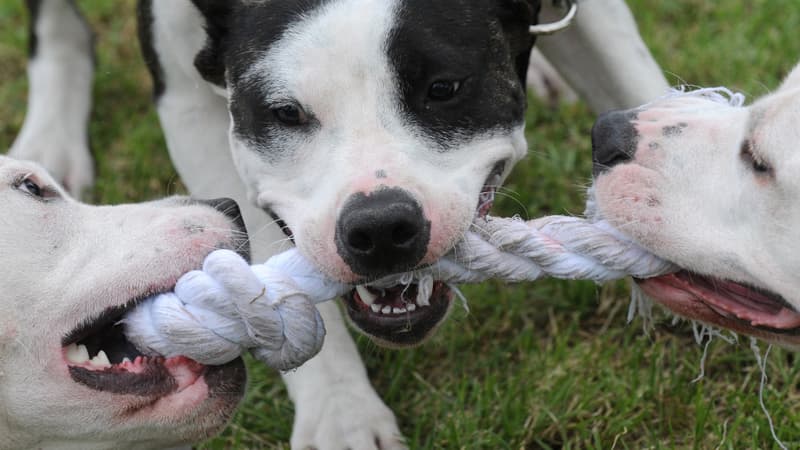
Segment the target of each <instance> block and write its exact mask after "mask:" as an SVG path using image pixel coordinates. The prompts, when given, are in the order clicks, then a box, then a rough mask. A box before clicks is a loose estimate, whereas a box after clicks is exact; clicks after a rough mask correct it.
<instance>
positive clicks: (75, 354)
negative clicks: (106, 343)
mask: <svg viewBox="0 0 800 450" xmlns="http://www.w3.org/2000/svg"><path fill="white" fill-rule="evenodd" d="M67 361H69V362H72V363H75V364H83V363H85V362H87V361H89V350H88V349H87V348H86V346H85V345H77V344H70V345H69V347H67Z"/></svg>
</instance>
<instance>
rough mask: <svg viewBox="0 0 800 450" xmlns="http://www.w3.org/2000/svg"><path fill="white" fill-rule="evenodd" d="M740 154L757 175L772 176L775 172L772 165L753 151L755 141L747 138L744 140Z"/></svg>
mask: <svg viewBox="0 0 800 450" xmlns="http://www.w3.org/2000/svg"><path fill="white" fill-rule="evenodd" d="M739 155H740V157H741V158H742V161H743V162H744V163H745V164H746V165H748V166H749V168H750V169H751V170H752V171H753V172H755V173H756V175H762V176H771V175H772V174H773V170H772V166H770V165H769V164H768V163H767V162H765V161H764V160H762V159H761V158H759V157H757V156H756V155H755V154H754V153H753V143H752V142H751V141H749V140H745V141H743V142H742V145H741V149H740V151H739Z"/></svg>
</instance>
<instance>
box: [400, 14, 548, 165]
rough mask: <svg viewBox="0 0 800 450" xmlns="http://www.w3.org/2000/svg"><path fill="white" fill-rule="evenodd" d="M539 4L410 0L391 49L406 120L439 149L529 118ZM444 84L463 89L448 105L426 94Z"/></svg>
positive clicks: (508, 127) (505, 128)
mask: <svg viewBox="0 0 800 450" xmlns="http://www.w3.org/2000/svg"><path fill="white" fill-rule="evenodd" d="M538 10H539V4H538V2H530V3H529V2H520V1H510V0H504V1H495V2H487V1H466V0H461V1H437V2H431V1H429V0H405V1H403V2H402V8H401V10H400V11H399V13H398V21H397V24H396V27H395V29H394V30H393V31H392V34H391V36H390V38H389V42H388V43H387V48H388V54H389V61H390V63H391V64H393V65H394V70H395V73H396V74H397V76H398V78H399V80H398V81H399V84H400V86H399V87H400V95H401V99H400V102H401V105H402V108H403V111H404V113H405V115H406V118H407V120H408V121H410V122H411V123H412V124H413V125H415V126H416V127H418V128H420V129H422V130H423V131H424V132H425V133H426V134H427V135H428V136H429V137H430V138H432V139H433V140H434V141H435V142H437V143H438V144H439V145H440V148H441V150H447V149H448V148H450V147H452V146H458V145H459V144H460V143H461V142H460V141H461V139H459V137H467V138H469V137H471V136H474V135H475V134H478V133H481V132H486V131H490V130H501V131H507V130H510V129H511V128H512V127H513V126H515V125H518V124H520V123H521V122H522V120H523V119H524V114H525V108H526V100H527V99H526V97H525V87H524V86H525V72H526V71H527V66H528V55H529V54H530V49H531V47H532V46H533V43H534V37H533V36H531V35H530V34H529V33H528V27H529V25H530V24H532V23H534V22H535V21H536V15H537V14H538ZM439 80H453V81H458V82H459V83H460V89H459V90H458V92H457V93H456V95H455V96H454V97H453V98H451V99H449V100H446V101H436V100H433V99H431V98H429V96H428V91H429V87H430V86H431V84H432V83H434V82H435V81H439Z"/></svg>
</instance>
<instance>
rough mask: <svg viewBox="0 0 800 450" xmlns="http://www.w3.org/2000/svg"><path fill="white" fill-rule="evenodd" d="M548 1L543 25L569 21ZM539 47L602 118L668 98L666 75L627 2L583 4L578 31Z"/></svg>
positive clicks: (546, 39)
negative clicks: (645, 40) (649, 48)
mask: <svg viewBox="0 0 800 450" xmlns="http://www.w3.org/2000/svg"><path fill="white" fill-rule="evenodd" d="M553 4H554V2H550V1H545V2H542V15H541V17H540V21H542V22H549V21H552V20H554V19H556V18H559V17H561V16H563V14H564V12H563V11H562V10H561V9H558V8H554V6H553ZM536 47H537V48H538V49H539V50H540V51H541V52H542V54H543V55H544V56H545V58H547V60H548V61H549V62H550V63H551V64H552V65H553V66H555V68H556V70H557V71H558V73H560V74H561V75H562V76H563V77H564V78H565V79H566V80H567V83H568V84H569V85H570V86H572V87H573V88H574V89H575V90H576V91H577V92H578V94H579V95H580V96H581V98H583V99H584V100H585V101H586V102H587V103H588V104H589V106H590V107H591V108H592V110H594V111H595V112H597V113H601V112H605V111H608V110H611V109H620V108H631V107H633V106H636V105H640V104H642V103H644V102H646V101H649V100H650V99H653V98H655V97H658V96H660V95H662V94H664V93H665V92H666V90H667V88H668V87H669V86H668V85H667V81H666V79H665V78H664V74H663V73H662V72H661V69H660V68H659V67H658V64H656V62H655V60H654V59H653V57H652V56H651V55H650V52H649V51H648V50H647V47H646V46H645V44H644V42H643V41H642V38H641V36H640V35H639V31H638V29H637V28H636V22H635V21H634V18H633V15H632V14H631V12H630V10H629V9H628V6H627V5H626V4H625V1H624V0H582V1H580V2H578V15H577V16H576V17H575V22H574V23H573V25H572V26H570V27H569V28H567V29H566V30H564V31H563V32H560V33H557V34H554V35H552V36H541V37H539V38H538V39H537V41H536Z"/></svg>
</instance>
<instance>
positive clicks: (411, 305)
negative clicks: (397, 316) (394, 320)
mask: <svg viewBox="0 0 800 450" xmlns="http://www.w3.org/2000/svg"><path fill="white" fill-rule="evenodd" d="M406 310H408V312H414V311H416V310H417V305H416V303H409V304H408V306H406Z"/></svg>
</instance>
